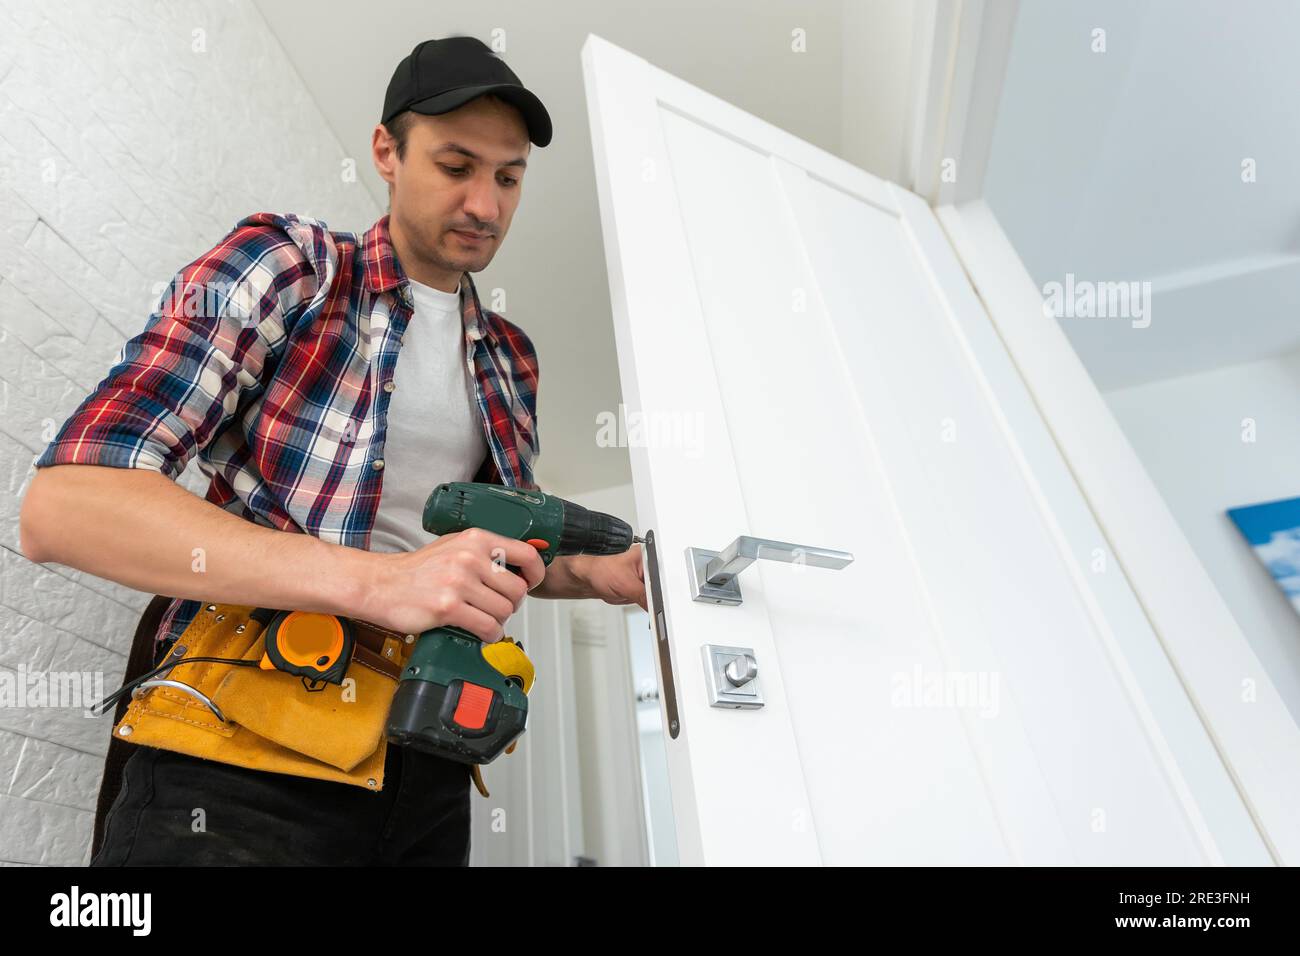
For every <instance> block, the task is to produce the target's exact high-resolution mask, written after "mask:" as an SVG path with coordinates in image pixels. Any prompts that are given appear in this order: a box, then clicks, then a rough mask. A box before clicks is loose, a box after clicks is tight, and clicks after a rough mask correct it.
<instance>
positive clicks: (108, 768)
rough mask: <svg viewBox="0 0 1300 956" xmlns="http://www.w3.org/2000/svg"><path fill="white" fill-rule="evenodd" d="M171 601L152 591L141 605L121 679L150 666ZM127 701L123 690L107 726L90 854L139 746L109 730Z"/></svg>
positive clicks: (129, 678)
mask: <svg viewBox="0 0 1300 956" xmlns="http://www.w3.org/2000/svg"><path fill="white" fill-rule="evenodd" d="M171 602H172V599H171V598H169V597H164V596H163V595H161V594H155V595H154V597H153V600H151V601H150V602H149V606H148V607H146V608H145V609H144V613H143V614H142V615H141V616H140V623H139V624H138V625H137V626H136V629H135V637H134V638H132V640H131V651H130V653H129V655H128V656H127V660H126V674H125V675H124V676H123V678H122V682H123V683H126V682H127V681H132V680H135V679H136V678H137V677H139V676H140V675H141V674H144V673H146V672H147V671H150V670H152V669H153V667H154V659H153V655H154V638H156V637H157V636H158V625H159V624H160V623H162V616H163V614H165V613H166V612H167V607H168V605H169V604H171ZM130 703H131V695H130V694H123V695H122V696H121V697H120V698H119V699H118V701H117V706H116V707H115V708H114V711H113V723H112V724H111V725H110V727H109V735H110V736H109V741H108V753H107V754H106V755H105V757H104V775H103V777H102V778H101V779H100V783H99V800H98V802H97V803H96V805H95V835H94V839H93V841H92V843H91V847H90V854H91V856H94V855H95V854H96V853H98V852H99V847H100V845H101V844H102V843H103V841H104V818H105V817H106V816H108V809H109V807H111V806H112V805H113V801H114V800H116V799H117V794H118V791H119V790H121V789H122V765H123V764H125V763H126V760H127V758H128V757H130V756H131V754H132V753H133V752H134V751H135V750H136V749H138V747H139V745H138V744H129V743H127V742H126V741H125V740H119V739H118V738H117V736H116V735H114V734H113V733H112V729H113V727H115V726H117V722H118V721H119V720H121V719H122V715H123V714H125V713H126V708H127V705H128V704H130Z"/></svg>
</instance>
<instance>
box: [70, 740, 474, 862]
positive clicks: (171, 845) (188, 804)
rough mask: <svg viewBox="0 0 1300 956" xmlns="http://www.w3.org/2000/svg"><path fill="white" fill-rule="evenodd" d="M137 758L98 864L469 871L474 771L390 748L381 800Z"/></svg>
mask: <svg viewBox="0 0 1300 956" xmlns="http://www.w3.org/2000/svg"><path fill="white" fill-rule="evenodd" d="M135 751H136V752H135V753H133V754H131V757H130V759H128V760H127V761H126V764H125V765H124V766H123V770H122V789H121V790H120V791H119V793H118V795H117V799H116V800H115V801H114V802H113V805H112V807H111V808H110V809H109V811H108V816H107V817H106V818H105V822H104V842H103V846H101V847H100V849H99V853H97V854H96V855H95V857H94V859H92V860H91V861H90V865H91V866H234V865H253V866H258V865H262V866H393V865H396V866H467V865H469V823H470V807H469V804H470V786H471V781H470V767H469V765H467V764H462V763H456V762H455V761H452V760H445V759H443V758H441V757H435V756H433V755H432V754H425V753H421V752H419V751H413V750H407V749H404V748H402V747H397V746H390V747H389V748H388V755H387V758H386V760H385V764H384V789H383V790H380V791H379V792H377V793H376V792H373V791H369V790H363V789H362V788H360V787H357V786H353V785H352V784H346V783H335V782H333V781H330V780H316V779H313V778H310V777H297V776H293V775H290V774H281V773H269V772H267V771H264V770H249V769H247V768H244V767H236V766H233V765H231V764H225V763H220V762H218V761H214V760H204V759H201V758H198V757H190V756H187V755H186V754H180V753H176V752H174V751H171V750H160V749H158V748H156V747H146V746H144V745H139V744H137V745H135ZM199 811H202V812H199Z"/></svg>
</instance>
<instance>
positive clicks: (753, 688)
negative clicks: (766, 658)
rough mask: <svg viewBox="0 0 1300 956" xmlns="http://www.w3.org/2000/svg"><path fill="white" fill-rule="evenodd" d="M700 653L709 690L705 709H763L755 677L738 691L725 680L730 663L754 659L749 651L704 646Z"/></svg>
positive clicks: (739, 648) (751, 651)
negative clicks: (701, 653) (707, 703)
mask: <svg viewBox="0 0 1300 956" xmlns="http://www.w3.org/2000/svg"><path fill="white" fill-rule="evenodd" d="M701 651H702V652H703V657H704V673H705V679H706V683H707V686H708V688H709V706H710V707H726V708H728V709H731V710H757V709H758V708H759V707H762V706H763V694H762V691H761V690H760V688H759V686H758V675H755V676H754V678H753V679H752V680H748V681H746V682H745V683H743V684H741V685H740V686H739V687H737V686H736V685H734V684H732V683H731V681H729V680H728V679H727V673H726V671H727V665H728V664H730V663H731V662H732V661H734V660H738V659H742V658H745V657H750V658H754V659H755V660H757V658H755V657H754V649H753V648H752V647H726V646H724V645H721V644H705V645H704V646H703V647H702V648H701Z"/></svg>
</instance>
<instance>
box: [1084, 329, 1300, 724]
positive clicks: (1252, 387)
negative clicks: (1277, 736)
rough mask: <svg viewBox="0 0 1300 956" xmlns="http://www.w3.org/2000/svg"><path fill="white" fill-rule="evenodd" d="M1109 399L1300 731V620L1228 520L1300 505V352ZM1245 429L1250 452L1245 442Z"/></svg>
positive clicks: (1169, 381) (1135, 389) (1110, 394)
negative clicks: (1299, 501)
mask: <svg viewBox="0 0 1300 956" xmlns="http://www.w3.org/2000/svg"><path fill="white" fill-rule="evenodd" d="M1105 397H1106V400H1107V402H1108V403H1109V404H1110V407H1111V409H1112V410H1113V411H1114V413H1115V416H1116V418H1118V419H1119V422H1120V424H1121V426H1122V427H1123V428H1124V431H1125V434H1126V435H1127V436H1128V439H1129V441H1130V442H1131V443H1132V445H1133V447H1134V449H1135V450H1136V451H1137V453H1138V455H1139V456H1140V457H1141V459H1142V462H1143V464H1144V465H1145V466H1146V469H1147V471H1148V473H1149V474H1150V475H1151V477H1152V479H1153V480H1154V481H1155V483H1156V485H1157V487H1158V488H1159V489H1160V492H1161V494H1162V495H1163V496H1164V498H1165V500H1166V502H1168V504H1169V508H1170V510H1171V511H1172V512H1173V514H1174V516H1175V518H1176V519H1177V520H1178V523H1179V525H1180V526H1181V527H1182V530H1183V533H1184V534H1185V535H1186V536H1187V539H1188V541H1189V542H1190V543H1191V545H1192V548H1193V550H1195V552H1196V554H1197V555H1198V556H1199V557H1200V559H1201V562H1202V564H1204V565H1205V568H1206V570H1207V571H1208V572H1209V574H1210V577H1211V578H1212V579H1213V580H1214V582H1215V584H1216V585H1217V587H1218V589H1219V593H1220V594H1221V595H1222V596H1223V599H1224V601H1225V602H1226V603H1227V605H1228V607H1229V609H1230V610H1231V611H1232V613H1233V615H1234V616H1235V617H1236V619H1237V623H1238V624H1240V625H1241V629H1242V631H1243V632H1244V633H1245V634H1246V637H1247V639H1248V640H1249V641H1250V644H1251V647H1252V648H1253V649H1254V651H1255V654H1256V655H1257V656H1258V657H1259V659H1260V662H1261V663H1262V664H1263V665H1264V667H1265V668H1267V670H1268V676H1269V678H1270V679H1271V680H1272V682H1273V684H1274V686H1276V687H1277V689H1278V692H1279V693H1280V694H1281V695H1282V696H1283V698H1284V700H1285V701H1286V704H1287V706H1288V707H1289V708H1290V711H1291V714H1292V716H1293V717H1295V718H1296V720H1297V721H1300V616H1298V615H1297V614H1296V612H1295V610H1294V609H1293V608H1292V606H1291V604H1290V603H1289V602H1288V601H1287V599H1286V597H1285V596H1284V595H1283V593H1282V590H1281V588H1279V587H1278V586H1277V585H1276V584H1275V583H1274V582H1273V579H1272V578H1271V577H1270V576H1269V573H1268V570H1267V569H1266V568H1265V567H1264V566H1263V564H1261V563H1260V561H1259V560H1258V558H1256V556H1255V554H1254V552H1253V551H1252V550H1251V549H1250V547H1249V546H1248V545H1247V544H1246V541H1245V539H1244V538H1242V536H1241V535H1240V533H1238V531H1237V528H1236V526H1235V525H1234V524H1233V523H1232V520H1231V519H1230V518H1229V517H1228V516H1227V515H1226V514H1225V511H1226V510H1227V509H1228V508H1233V507H1237V506H1239V505H1251V504H1257V503H1259V502H1264V501H1273V500H1276V499H1279V498H1291V497H1296V496H1298V495H1300V427H1297V424H1296V422H1297V418H1296V409H1297V408H1300V352H1291V353H1288V354H1285V355H1282V356H1280V357H1277V358H1270V359H1266V360H1264V361H1258V362H1251V363H1249V364H1244V365H1234V366H1229V367H1226V368H1221V369H1216V370H1214V371H1210V372H1202V373H1199V374H1196V375H1188V376H1184V377H1180V378H1172V379H1166V380H1162V381H1159V382H1154V383H1151V384H1147V385H1139V386H1134V387H1132V388H1125V389H1119V390H1115V391H1111V392H1107V393H1106V394H1105ZM1245 419H1253V420H1254V422H1255V440H1254V441H1253V442H1251V441H1243V437H1242V436H1243V420H1245ZM1244 676H1249V675H1243V677H1244Z"/></svg>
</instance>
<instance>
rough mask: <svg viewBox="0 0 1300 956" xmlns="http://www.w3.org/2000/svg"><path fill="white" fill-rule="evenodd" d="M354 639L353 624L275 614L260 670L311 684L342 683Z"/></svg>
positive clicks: (304, 613) (319, 616)
mask: <svg viewBox="0 0 1300 956" xmlns="http://www.w3.org/2000/svg"><path fill="white" fill-rule="evenodd" d="M355 642H356V635H355V634H353V632H352V622H351V621H349V620H348V619H347V618H341V617H338V616H337V615H334V614H318V613H316V612H314V611H278V612H277V613H276V615H275V616H274V617H273V618H271V623H270V624H268V625H267V627H266V647H265V649H264V651H263V653H262V660H261V662H260V663H259V666H260V667H261V668H262V669H263V670H281V671H285V672H286V673H289V674H297V675H299V676H301V677H303V678H305V679H307V680H310V681H311V682H313V683H315V682H316V681H327V682H328V683H331V684H341V683H343V675H344V674H345V673H347V669H348V663H349V662H350V661H351V660H352V647H353V644H354V643H355Z"/></svg>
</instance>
